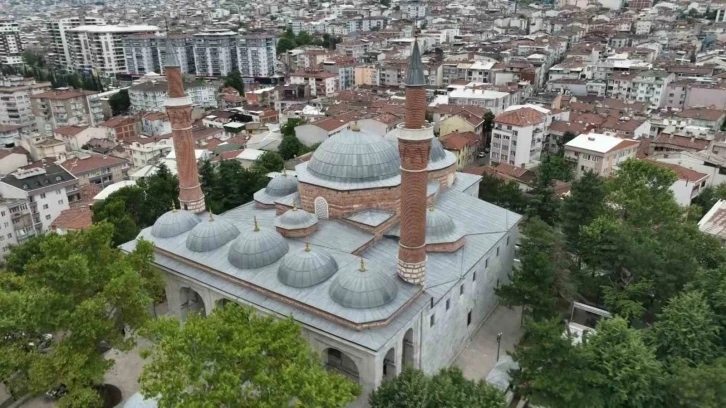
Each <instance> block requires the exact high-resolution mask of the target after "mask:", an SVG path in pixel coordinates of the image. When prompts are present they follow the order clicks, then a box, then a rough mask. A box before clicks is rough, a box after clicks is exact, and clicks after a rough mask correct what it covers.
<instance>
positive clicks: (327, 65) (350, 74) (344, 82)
mask: <svg viewBox="0 0 726 408" xmlns="http://www.w3.org/2000/svg"><path fill="white" fill-rule="evenodd" d="M355 64H356V63H355V59H354V58H348V57H336V58H333V59H331V60H327V61H324V62H323V64H322V67H323V70H325V71H326V72H330V73H332V74H336V75H338V90H344V89H351V88H353V86H354V85H355Z"/></svg>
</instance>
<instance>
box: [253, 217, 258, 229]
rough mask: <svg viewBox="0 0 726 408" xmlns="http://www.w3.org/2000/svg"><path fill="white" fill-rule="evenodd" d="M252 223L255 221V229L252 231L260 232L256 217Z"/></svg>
mask: <svg viewBox="0 0 726 408" xmlns="http://www.w3.org/2000/svg"><path fill="white" fill-rule="evenodd" d="M254 221H255V229H254V230H253V231H255V232H258V231H259V230H260V226H259V225H257V216H255V217H254Z"/></svg>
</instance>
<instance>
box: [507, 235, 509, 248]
mask: <svg viewBox="0 0 726 408" xmlns="http://www.w3.org/2000/svg"><path fill="white" fill-rule="evenodd" d="M507 246H509V237H507Z"/></svg>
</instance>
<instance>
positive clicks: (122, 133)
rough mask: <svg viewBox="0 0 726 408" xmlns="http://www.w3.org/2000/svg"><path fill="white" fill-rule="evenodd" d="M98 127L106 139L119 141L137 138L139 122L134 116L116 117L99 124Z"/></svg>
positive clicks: (139, 127)
mask: <svg viewBox="0 0 726 408" xmlns="http://www.w3.org/2000/svg"><path fill="white" fill-rule="evenodd" d="M98 127H99V128H100V129H102V130H103V132H104V133H105V136H106V139H108V140H113V141H119V140H124V139H128V138H132V137H136V136H138V135H139V130H140V129H141V121H140V120H139V119H138V118H137V117H135V116H116V117H113V118H111V119H110V120H107V121H105V122H103V123H99V124H98Z"/></svg>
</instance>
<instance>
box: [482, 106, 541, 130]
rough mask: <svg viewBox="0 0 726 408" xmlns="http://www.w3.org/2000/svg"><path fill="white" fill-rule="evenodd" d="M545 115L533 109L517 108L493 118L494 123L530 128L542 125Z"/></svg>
mask: <svg viewBox="0 0 726 408" xmlns="http://www.w3.org/2000/svg"><path fill="white" fill-rule="evenodd" d="M544 120H545V115H544V114H543V113H542V112H540V111H538V110H536V109H533V108H527V107H524V108H519V109H515V110H511V111H508V112H502V113H500V114H499V115H497V116H496V117H495V118H494V122H495V123H501V124H503V125H510V126H530V125H535V124H537V123H542V122H544Z"/></svg>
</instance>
